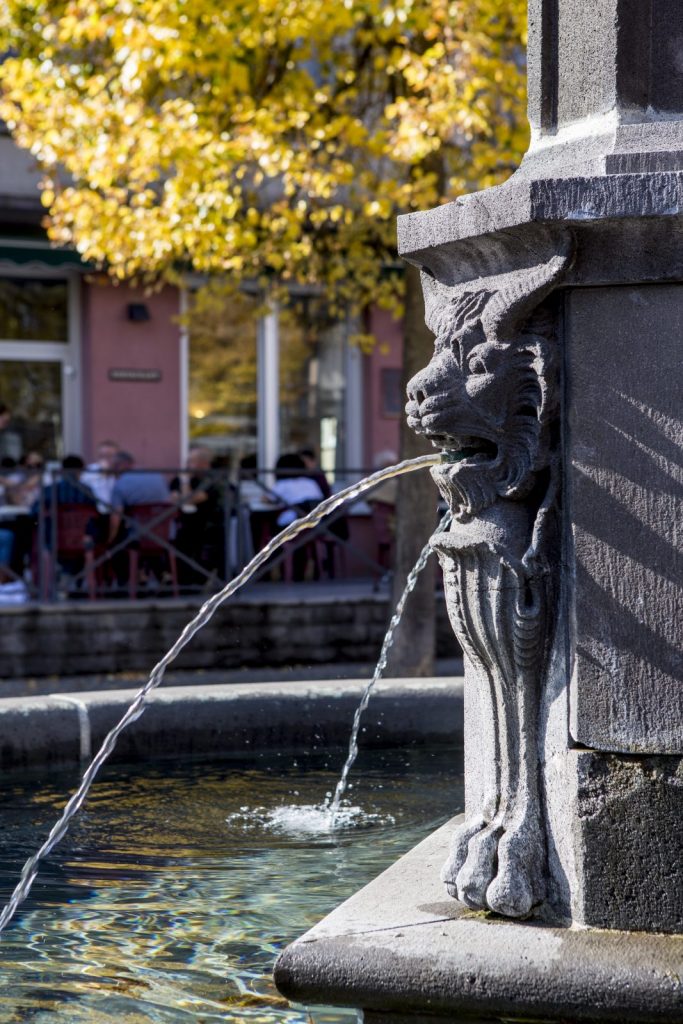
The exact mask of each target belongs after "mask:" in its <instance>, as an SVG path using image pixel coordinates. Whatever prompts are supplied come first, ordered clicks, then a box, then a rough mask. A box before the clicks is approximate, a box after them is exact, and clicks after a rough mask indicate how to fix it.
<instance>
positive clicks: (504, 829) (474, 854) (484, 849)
mask: <svg viewBox="0 0 683 1024" xmlns="http://www.w3.org/2000/svg"><path fill="white" fill-rule="evenodd" d="M477 825H478V827H477ZM544 862H545V855H544V850H543V846H542V843H541V842H540V840H539V828H538V823H535V822H534V823H532V821H531V820H530V818H529V817H526V818H523V819H522V820H521V821H520V820H518V819H517V820H515V819H514V818H511V819H508V820H507V821H506V819H505V815H500V816H497V817H495V818H494V819H493V820H492V821H491V822H488V823H486V822H485V821H483V819H472V821H471V822H465V824H464V825H463V826H461V827H460V829H459V830H458V832H457V833H456V835H455V837H454V840H453V846H452V849H451V855H450V857H449V860H448V862H447V864H446V866H445V867H444V870H443V874H442V877H443V880H444V881H445V883H446V888H447V890H448V892H449V894H450V895H451V896H454V897H455V898H456V899H458V900H460V902H461V903H464V904H465V906H467V907H470V908H472V909H475V910H492V911H494V912H495V913H498V914H503V915H504V916H505V917H526V916H527V915H528V914H529V913H530V912H531V911H532V910H533V908H534V907H535V906H537V905H538V904H539V903H540V902H541V901H542V900H543V898H544V896H545V885H544Z"/></svg>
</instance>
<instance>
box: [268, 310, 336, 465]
mask: <svg viewBox="0 0 683 1024" xmlns="http://www.w3.org/2000/svg"><path fill="white" fill-rule="evenodd" d="M345 348H346V327H345V324H343V323H339V322H335V321H333V320H331V319H330V318H329V317H328V316H327V312H326V309H325V305H324V303H323V301H322V300H321V299H317V298H308V299H303V300H297V301H293V302H292V303H291V306H290V308H289V309H288V310H285V311H284V312H283V314H282V315H281V318H280V447H281V450H282V451H296V450H297V449H300V448H312V449H314V450H315V451H316V453H317V454H318V456H319V459H320V464H321V466H322V468H323V469H324V470H325V472H326V473H328V474H329V475H330V477H331V478H333V477H334V475H335V473H336V472H338V471H339V469H341V468H342V467H343V466H344V464H345V454H346V451H345V449H346V445H345V422H344V421H345V416H344V395H345V387H346V377H345V365H344V358H345Z"/></svg>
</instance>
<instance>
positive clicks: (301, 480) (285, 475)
mask: <svg viewBox="0 0 683 1024" xmlns="http://www.w3.org/2000/svg"><path fill="white" fill-rule="evenodd" d="M275 476H276V481H275V483H274V484H273V486H272V487H271V488H270V493H271V495H272V496H273V498H274V499H275V500H277V499H278V498H279V499H280V501H281V502H282V503H283V504H285V505H287V506H289V507H288V508H284V509H283V510H282V511H281V512H280V513H279V514H278V517H277V525H278V528H279V529H281V530H282V529H284V528H285V527H286V526H289V524H290V523H293V522H294V520H295V519H299V518H300V517H301V516H304V515H306V514H307V513H308V512H311V511H312V510H313V509H314V508H315V506H316V505H318V504H320V502H321V501H322V500H323V492H322V491H321V490H320V485H319V484H318V483H317V482H316V481H315V480H312V479H311V477H310V476H308V475H307V473H306V466H305V464H304V461H303V459H302V458H301V456H300V455H294V454H292V455H281V456H280V458H279V459H278V460H277V463H276V466H275ZM307 560H308V552H307V545H303V546H301V547H299V548H297V549H296V550H295V551H294V554H293V556H292V576H293V578H294V579H295V580H303V579H304V578H305V575H306V563H307ZM315 575H316V577H317V575H318V569H317V562H316V570H315Z"/></svg>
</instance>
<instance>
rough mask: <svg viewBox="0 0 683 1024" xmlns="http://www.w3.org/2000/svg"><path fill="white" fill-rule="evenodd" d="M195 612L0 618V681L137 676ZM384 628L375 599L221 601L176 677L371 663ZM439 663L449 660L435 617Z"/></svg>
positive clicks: (143, 608) (174, 604)
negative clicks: (188, 671)
mask: <svg viewBox="0 0 683 1024" xmlns="http://www.w3.org/2000/svg"><path fill="white" fill-rule="evenodd" d="M198 607H199V605H198V603H197V602H196V601H192V600H189V599H188V600H165V601H139V602H137V603H135V604H129V603H127V602H125V603H124V602H117V601H98V602H93V603H92V604H85V603H84V604H76V605H74V604H62V605H44V606H39V605H35V606H28V607H22V608H9V609H6V610H3V611H2V613H1V614H0V678H5V679H7V678H13V677H17V676H28V677H30V676H50V675H55V676H57V675H69V676H75V675H81V674H95V673H114V672H146V671H148V670H149V669H150V668H151V667H152V665H153V664H154V662H156V661H157V660H158V659H159V658H160V657H161V656H162V655H163V654H164V653H165V652H166V651H167V650H168V648H169V647H170V646H171V644H172V643H173V642H174V641H175V639H176V638H177V636H178V634H179V633H180V632H181V630H182V629H183V627H184V626H185V625H186V624H187V623H188V621H189V620H190V619H191V618H192V617H193V615H195V614H196V612H197V609H198ZM388 618H389V603H388V598H387V596H386V595H384V594H377V595H367V596H364V597H362V598H359V597H356V598H350V597H349V598H343V597H342V598H341V599H339V598H332V597H324V598H321V597H319V596H316V595H313V596H304V597H303V598H298V597H297V598H291V599H288V600H278V601H277V602H274V601H270V602H257V601H255V600H253V599H243V600H241V601H230V602H229V603H227V604H226V605H225V606H224V607H223V608H220V609H219V610H218V611H217V612H216V615H215V616H214V618H213V620H212V621H211V622H210V623H209V625H208V626H206V627H205V628H204V629H203V630H202V631H201V632H200V633H199V634H198V636H197V637H196V638H195V639H194V640H193V641H192V642H191V644H190V645H189V646H188V648H187V649H186V650H185V651H183V653H182V654H181V655H180V656H179V658H178V660H177V662H176V663H175V666H176V667H177V668H181V669H221V668H226V669H233V668H249V667H264V666H285V665H311V664H326V663H330V662H335V661H344V662H354V661H373V660H374V659H375V658H376V657H377V656H378V654H379V650H380V645H381V642H382V638H383V636H384V632H385V629H386V626H387V623H388ZM437 646H438V650H437V654H438V656H439V657H454V656H455V655H457V654H458V649H457V645H456V642H455V640H454V638H453V634H452V632H451V630H450V627H449V625H448V622H447V619H446V614H445V609H443V607H441V608H440V614H439V628H438V645H437Z"/></svg>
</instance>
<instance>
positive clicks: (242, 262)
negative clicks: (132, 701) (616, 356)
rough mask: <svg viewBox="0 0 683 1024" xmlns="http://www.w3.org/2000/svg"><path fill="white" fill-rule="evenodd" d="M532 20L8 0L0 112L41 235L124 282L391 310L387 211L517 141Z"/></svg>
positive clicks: (354, 3) (451, 183) (410, 3)
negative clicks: (39, 181)
mask: <svg viewBox="0 0 683 1024" xmlns="http://www.w3.org/2000/svg"><path fill="white" fill-rule="evenodd" d="M525 27H526V4H525V2H524V0H339V2H335V3H331V4H325V3H321V2H320V0H241V2H240V3H236V2H235V0H227V2H226V0H5V3H4V5H3V6H2V11H1V13H0V45H1V46H2V50H3V52H4V54H5V59H4V62H3V63H2V65H1V67H0V90H1V92H0V117H1V118H2V119H3V120H4V121H5V123H6V124H7V125H8V126H9V128H10V130H11V132H12V133H13V135H14V138H15V139H16V141H17V142H18V143H19V144H20V145H21V146H23V147H26V148H28V149H30V150H31V152H32V153H33V154H34V156H35V158H36V160H37V161H38V163H39V165H40V166H41V168H42V169H43V171H44V181H43V192H42V197H43V202H44V204H45V207H46V210H47V213H48V221H47V223H48V230H49V234H50V237H51V238H52V239H53V240H54V241H55V242H58V243H61V244H72V245H75V246H76V248H77V249H78V251H79V252H80V253H81V254H82V256H83V258H84V259H85V260H88V261H91V262H94V263H95V264H98V265H100V264H101V265H103V266H106V267H107V268H108V270H109V271H110V273H111V274H113V275H115V276H117V277H119V278H133V277H137V278H142V279H145V280H148V281H151V280H154V279H160V278H169V277H171V278H172V277H174V276H175V275H177V274H178V273H179V272H180V271H182V270H183V269H184V268H186V267H188V266H191V267H193V268H194V269H195V270H197V271H200V272H206V273H209V274H221V275H229V276H230V278H231V280H233V281H240V280H243V279H245V278H250V279H252V280H253V279H257V280H258V279H261V278H264V277H265V278H268V279H270V280H274V279H277V280H278V281H284V282H288V281H296V282H297V283H300V284H316V285H318V286H320V285H322V286H323V287H324V289H325V292H326V295H327V297H328V299H329V302H330V304H331V307H332V309H333V310H335V309H337V310H338V309H341V308H344V310H345V311H348V310H349V307H351V308H352V310H357V309H358V308H360V307H362V306H364V305H367V304H368V303H369V302H379V303H380V304H381V305H383V306H386V307H390V308H394V309H397V308H398V306H399V304H400V299H401V291H402V287H403V286H402V283H401V278H400V275H392V274H387V273H386V267H387V265H391V264H393V263H395V247H394V231H395V219H396V215H397V214H398V213H404V212H407V211H410V210H415V209H424V208H425V207H427V206H431V205H435V204H436V203H438V202H441V201H442V200H444V199H446V198H449V197H453V196H455V195H457V194H459V193H461V192H463V191H465V190H472V189H473V188H481V187H486V186H488V185H492V184H495V183H496V182H499V181H500V180H502V179H503V178H505V177H506V176H507V175H508V174H509V173H510V172H511V170H513V169H514V167H515V166H516V164H517V162H518V159H519V156H520V154H521V153H522V152H523V151H524V148H525V146H526V120H525V117H524V96H525V76H524V67H523V37H524V32H525Z"/></svg>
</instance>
